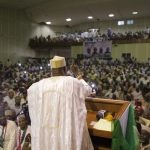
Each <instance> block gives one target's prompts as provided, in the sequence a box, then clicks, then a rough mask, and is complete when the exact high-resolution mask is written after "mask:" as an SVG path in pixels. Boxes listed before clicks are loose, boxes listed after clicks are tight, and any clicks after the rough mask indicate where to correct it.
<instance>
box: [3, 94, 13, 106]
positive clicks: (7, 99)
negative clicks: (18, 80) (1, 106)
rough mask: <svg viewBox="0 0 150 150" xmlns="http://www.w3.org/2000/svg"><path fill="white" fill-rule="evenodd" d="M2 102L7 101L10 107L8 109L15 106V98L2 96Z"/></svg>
mask: <svg viewBox="0 0 150 150" xmlns="http://www.w3.org/2000/svg"><path fill="white" fill-rule="evenodd" d="M4 102H7V104H8V106H9V107H10V109H14V108H15V99H14V98H12V99H10V98H9V96H5V97H4Z"/></svg>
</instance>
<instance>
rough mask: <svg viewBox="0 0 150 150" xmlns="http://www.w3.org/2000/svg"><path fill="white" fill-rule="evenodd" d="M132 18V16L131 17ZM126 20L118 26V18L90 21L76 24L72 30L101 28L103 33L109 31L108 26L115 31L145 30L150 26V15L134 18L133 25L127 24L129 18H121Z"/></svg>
mask: <svg viewBox="0 0 150 150" xmlns="http://www.w3.org/2000/svg"><path fill="white" fill-rule="evenodd" d="M129 19H132V18H129ZM121 20H124V21H125V25H124V26H118V25H117V21H118V20H114V21H113V20H110V21H89V22H86V23H82V24H79V25H75V26H73V27H72V31H84V30H87V29H88V28H93V27H95V28H100V31H101V32H102V33H107V29H108V28H112V31H113V32H122V33H124V32H126V31H133V32H134V31H138V30H145V29H146V27H147V26H148V27H149V28H150V17H146V18H140V19H133V20H134V24H133V25H127V24H126V21H127V19H121Z"/></svg>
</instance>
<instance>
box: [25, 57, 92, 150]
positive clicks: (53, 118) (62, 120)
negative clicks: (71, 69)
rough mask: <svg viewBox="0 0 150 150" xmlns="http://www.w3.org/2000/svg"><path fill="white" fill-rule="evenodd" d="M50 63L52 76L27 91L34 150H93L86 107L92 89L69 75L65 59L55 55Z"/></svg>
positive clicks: (81, 80) (82, 81)
mask: <svg viewBox="0 0 150 150" xmlns="http://www.w3.org/2000/svg"><path fill="white" fill-rule="evenodd" d="M50 64H51V69H52V77H51V78H47V79H43V80H41V81H39V82H37V83H34V84H33V85H32V86H30V88H29V89H28V103H29V113H30V117H31V137H32V150H42V149H44V150H93V145H92V142H91V139H90V136H89V133H88V128H87V124H86V115H87V110H86V107H85V98H86V97H87V96H89V95H90V94H91V92H92V89H91V87H90V86H89V85H88V84H87V83H86V82H85V81H84V80H83V79H80V80H78V79H76V78H73V77H70V76H66V61H65V58H64V57H59V56H55V57H54V58H53V59H51V60H50Z"/></svg>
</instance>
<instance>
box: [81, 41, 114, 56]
mask: <svg viewBox="0 0 150 150" xmlns="http://www.w3.org/2000/svg"><path fill="white" fill-rule="evenodd" d="M83 48H84V50H83V54H84V55H86V56H93V55H98V56H101V57H111V52H112V41H97V42H93V41H87V42H84V44H83Z"/></svg>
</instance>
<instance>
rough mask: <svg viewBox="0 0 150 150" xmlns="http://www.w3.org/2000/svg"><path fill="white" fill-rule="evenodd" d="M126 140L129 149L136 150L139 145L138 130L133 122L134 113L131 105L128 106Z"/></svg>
mask: <svg viewBox="0 0 150 150" xmlns="http://www.w3.org/2000/svg"><path fill="white" fill-rule="evenodd" d="M126 140H127V142H128V144H129V145H130V150H137V149H138V146H139V137H138V131H137V127H136V122H135V113H134V108H133V107H132V106H130V107H129V113H128V123H127V129H126Z"/></svg>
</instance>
